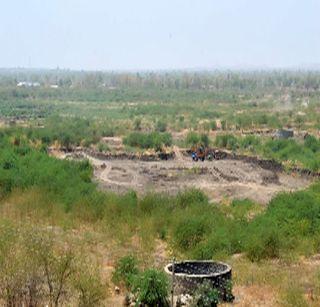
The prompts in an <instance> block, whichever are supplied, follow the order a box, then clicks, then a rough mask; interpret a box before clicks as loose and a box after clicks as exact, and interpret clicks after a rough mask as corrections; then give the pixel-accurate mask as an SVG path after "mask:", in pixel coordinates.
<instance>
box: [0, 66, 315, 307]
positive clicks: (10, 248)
mask: <svg viewBox="0 0 320 307" xmlns="http://www.w3.org/2000/svg"><path fill="white" fill-rule="evenodd" d="M24 78H26V79H28V78H30V79H32V80H35V81H37V82H39V83H40V85H39V86H38V87H21V88H20V87H17V86H16V83H15V82H16V80H19V81H20V80H22V79H24ZM52 83H57V84H58V87H56V88H51V87H50V84H52ZM319 97H320V74H319V73H318V72H307V71H305V72H293V71H288V72H282V71H274V72H271V71H270V72H212V73H205V72H204V73H200V72H199V73H192V72H190V73H180V72H177V73H168V74H166V73H159V74H152V73H143V74H129V73H128V74H126V73H121V74H120V73H119V74H113V73H86V72H83V73H81V72H62V71H49V72H46V73H45V74H44V73H43V72H34V73H26V72H24V71H22V72H21V71H18V72H10V73H8V72H7V73H1V71H0V146H1V151H0V215H1V217H0V305H4V304H5V303H6V304H7V305H8V306H9V305H10V304H9V303H11V302H16V305H17V306H18V305H19V304H20V305H21V304H24V305H25V306H29V305H28V303H26V302H30V300H35V301H36V302H37V304H38V305H39V306H42V305H45V304H49V303H50V304H51V305H53V304H54V301H56V302H58V303H57V304H56V305H57V306H121V305H122V303H123V301H124V299H125V296H126V294H127V293H128V292H131V293H134V295H135V296H138V295H139V291H138V290H137V289H140V287H141V286H142V285H143V284H144V283H143V282H142V280H143V277H144V276H145V275H144V274H148V273H150V271H149V269H152V268H155V269H156V272H153V271H152V272H151V273H152V274H160V275H154V276H157V278H158V279H159V280H160V279H161V278H162V277H163V276H162V275H161V274H162V272H163V267H164V265H165V264H166V263H168V262H170V261H171V260H172V258H173V257H175V258H176V259H177V260H183V259H188V258H189V259H200V260H204V259H214V260H219V261H225V262H227V263H229V264H230V265H231V266H232V269H233V294H234V295H235V301H234V302H233V304H232V306H233V305H235V306H318V305H319V302H320V277H319V276H320V275H319V269H318V266H319V253H320V235H319V234H320V219H319V216H320V186H319V181H318V178H319V175H320V140H319V128H320V121H319V118H320V116H319V114H320V113H319V112H320V98H319ZM279 129H285V130H289V131H293V137H291V138H288V139H287V138H281V137H278V136H277V132H279ZM200 147H202V148H204V149H205V150H208V152H209V149H210V150H213V151H214V152H216V151H217V152H218V153H221V155H220V156H219V155H218V156H217V157H214V158H212V161H211V160H209V159H208V156H207V157H206V159H205V161H203V162H202V161H198V162H195V161H192V158H191V153H192V152H197V150H198V149H199V148H200ZM126 257H127V258H126ZM128 257H129V258H128ZM130 257H131V258H130ZM123 259H124V260H123ZM128 259H129V260H128ZM121 261H128V263H125V264H126V265H125V266H124V267H125V268H120V269H119V266H120V265H119V263H121ZM130 261H131V262H130ZM35 264H36V265H35ZM130 265H131V266H130ZM128 267H129V268H131V269H132V271H133V272H131V273H132V276H131V275H130V274H131V273H130V274H129V273H128V272H127V271H126V269H128ZM80 268H81V269H80ZM118 271H119V272H120V273H119V272H118ZM82 272H83V273H82ZM117 272H118V276H117V278H115V276H116V273H117ZM65 273H66V274H65ZM80 273H81V274H80ZM61 274H62V275H61ZM64 274H65V275H64ZM128 274H129V275H130V276H129V277H128ZM119 276H120V277H119ZM146 276H149V275H146ZM148 278H149V277H148ZM157 278H156V280H158V279H157ZM48 280H49V283H50V280H53V282H52V284H48ZM147 280H148V279H147ZM33 283H34V285H36V286H35V288H31V286H30V285H33ZM60 286H61V287H60ZM169 287H170V286H169ZM60 288H61V289H63V291H59V289H60ZM29 290H30V291H29ZM31 290H32V291H31ZM169 290H170V288H169V289H168V291H167V294H168V293H169ZM11 294H12V295H11ZM22 301H23V303H21V302H22ZM221 304H222V302H221ZM222 305H223V304H222ZM224 305H225V306H228V304H226V303H224ZM10 306H14V305H12V304H11V305H10ZM30 306H31V305H30Z"/></svg>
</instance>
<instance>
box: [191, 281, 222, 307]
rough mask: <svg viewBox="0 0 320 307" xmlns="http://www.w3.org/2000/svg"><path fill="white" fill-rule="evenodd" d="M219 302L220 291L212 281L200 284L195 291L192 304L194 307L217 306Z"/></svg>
mask: <svg viewBox="0 0 320 307" xmlns="http://www.w3.org/2000/svg"><path fill="white" fill-rule="evenodd" d="M218 303H219V291H218V290H217V289H215V288H213V287H212V285H211V284H210V282H204V283H203V284H201V285H199V287H198V288H197V290H196V291H195V293H194V296H193V301H192V305H191V306H194V307H216V306H218Z"/></svg>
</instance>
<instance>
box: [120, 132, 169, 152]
mask: <svg viewBox="0 0 320 307" xmlns="http://www.w3.org/2000/svg"><path fill="white" fill-rule="evenodd" d="M123 143H124V144H125V145H128V146H132V147H139V148H142V149H148V148H154V149H155V150H156V151H160V150H161V148H162V146H163V145H165V146H171V145H172V136H171V134H169V133H167V132H165V133H159V132H152V133H143V132H133V133H130V134H129V135H128V136H127V137H125V138H124V139H123Z"/></svg>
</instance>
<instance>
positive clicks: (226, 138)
mask: <svg viewBox="0 0 320 307" xmlns="http://www.w3.org/2000/svg"><path fill="white" fill-rule="evenodd" d="M215 145H216V146H218V147H221V148H226V149H229V150H236V149H237V147H238V140H237V138H236V137H235V136H233V135H232V134H222V135H217V137H216V139H215Z"/></svg>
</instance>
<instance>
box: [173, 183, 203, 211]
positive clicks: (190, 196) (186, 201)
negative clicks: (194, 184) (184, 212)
mask: <svg viewBox="0 0 320 307" xmlns="http://www.w3.org/2000/svg"><path fill="white" fill-rule="evenodd" d="M207 202H208V197H207V196H206V195H205V194H204V193H203V192H202V191H201V190H199V189H196V188H191V189H187V190H185V191H183V192H179V193H178V196H177V203H178V205H179V206H180V207H181V208H186V207H188V206H189V205H192V204H201V203H207Z"/></svg>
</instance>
